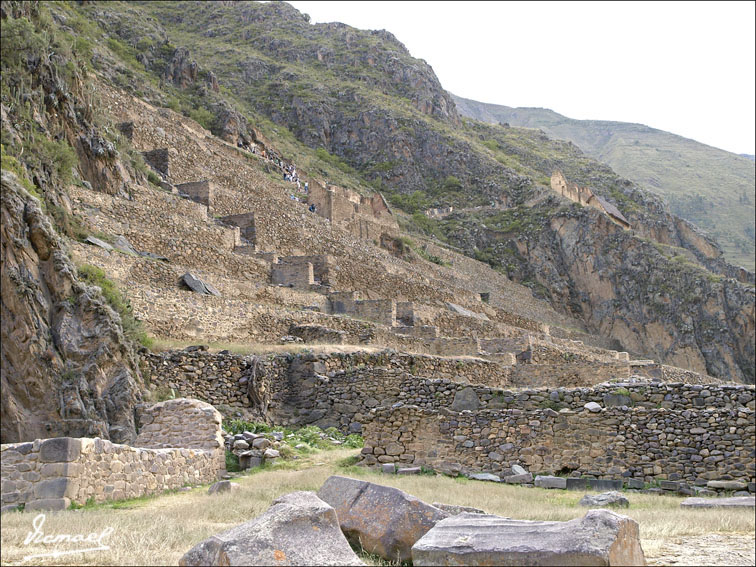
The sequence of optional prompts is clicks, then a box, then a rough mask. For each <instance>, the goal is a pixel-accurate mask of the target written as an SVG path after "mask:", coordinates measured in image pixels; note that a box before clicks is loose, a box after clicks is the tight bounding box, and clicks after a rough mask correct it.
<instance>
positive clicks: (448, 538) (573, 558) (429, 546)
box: [412, 510, 646, 565]
mask: <svg viewBox="0 0 756 567" xmlns="http://www.w3.org/2000/svg"><path fill="white" fill-rule="evenodd" d="M412 562H413V564H414V565H645V564H646V561H645V558H644V555H643V550H642V549H641V546H640V539H639V533H638V524H637V523H636V522H635V521H634V520H632V519H630V518H628V517H626V516H621V515H619V514H615V513H614V512H610V511H608V510H589V511H588V513H586V515H585V516H584V517H583V518H579V519H575V520H570V521H568V522H533V521H524V520H510V519H505V518H500V517H498V516H492V515H488V514H459V515H457V516H452V517H451V518H447V519H446V520H442V521H440V522H438V523H437V524H436V525H435V527H434V528H433V529H431V530H429V531H428V533H426V534H425V535H424V536H423V537H422V538H421V539H420V540H419V541H418V542H417V543H416V544H415V545H414V546H413V547H412Z"/></svg>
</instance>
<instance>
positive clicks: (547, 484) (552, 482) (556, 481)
mask: <svg viewBox="0 0 756 567" xmlns="http://www.w3.org/2000/svg"><path fill="white" fill-rule="evenodd" d="M534 484H535V485H536V486H537V487H538V488H560V489H562V490H565V489H566V488H567V479H566V478H562V477H559V476H541V475H538V476H537V477H535V481H534Z"/></svg>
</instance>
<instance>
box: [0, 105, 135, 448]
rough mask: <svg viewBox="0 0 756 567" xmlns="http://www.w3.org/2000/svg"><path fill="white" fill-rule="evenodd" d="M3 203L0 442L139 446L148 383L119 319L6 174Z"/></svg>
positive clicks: (29, 199) (50, 191)
mask: <svg viewBox="0 0 756 567" xmlns="http://www.w3.org/2000/svg"><path fill="white" fill-rule="evenodd" d="M3 123H6V121H5V120H3ZM81 163H83V162H80V164H81ZM92 163H94V161H93V162H92ZM105 169H106V167H105V165H104V164H100V171H102V170H105ZM84 178H85V179H86V175H84ZM90 180H91V179H90ZM58 189H59V188H58V187H53V185H52V184H48V183H47V182H45V188H44V189H43V190H42V192H43V193H45V194H46V196H48V197H49V198H50V199H52V202H54V203H56V204H58V205H60V204H62V201H59V200H58V198H59V197H60V196H59V195H58V196H56V195H54V194H53V193H56V194H57V192H58ZM99 189H102V190H103V191H102V192H105V191H104V189H105V188H104V187H102V186H100V188H99ZM99 189H98V190H99ZM2 195H3V199H2V206H1V207H0V215H1V217H2V219H1V222H0V241H2V250H3V260H2V263H3V264H2V274H0V290H1V291H0V296H1V303H2V313H3V317H2V322H1V324H0V348H1V349H2V356H0V389H2V392H3V403H2V407H1V408H0V416H1V419H0V439H2V441H3V443H13V442H18V441H25V440H29V439H41V438H49V437H63V436H70V437H101V438H105V439H110V440H112V441H115V442H131V441H133V439H134V436H135V431H134V405H135V404H136V403H138V401H139V398H140V397H141V392H140V388H141V383H142V381H141V375H140V371H139V366H138V363H137V360H136V356H135V353H134V350H133V348H132V347H131V346H130V345H129V344H128V342H127V341H126V340H125V338H124V335H123V330H122V325H121V321H120V319H119V318H118V317H117V315H116V314H115V313H114V312H113V311H112V310H110V309H107V308H104V305H105V304H106V302H105V300H104V298H103V296H102V293H101V291H100V289H99V288H98V287H96V286H92V285H87V284H86V282H84V281H83V280H81V279H79V276H78V275H77V274H78V271H77V268H76V266H75V265H74V263H73V261H72V260H71V259H70V257H69V250H68V246H67V244H66V243H65V242H64V241H63V240H62V239H61V238H60V237H59V236H58V234H57V233H56V231H55V229H54V228H53V224H52V223H51V218H50V217H49V216H48V214H47V213H46V211H45V210H43V209H42V206H41V205H40V203H39V201H38V200H37V199H35V198H34V197H33V196H31V195H30V194H29V193H28V192H27V191H26V189H25V188H24V187H23V186H22V185H21V184H20V183H19V182H18V180H17V178H16V177H15V175H13V173H11V172H10V171H7V170H3V174H2ZM91 252H92V251H90V253H91ZM95 253H96V252H95ZM66 376H68V377H72V378H68V377H66Z"/></svg>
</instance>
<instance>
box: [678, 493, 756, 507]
mask: <svg viewBox="0 0 756 567" xmlns="http://www.w3.org/2000/svg"><path fill="white" fill-rule="evenodd" d="M680 506H681V507H683V508H754V507H756V497H755V496H734V497H732V498H700V497H694V498H686V499H685V500H683V501H682V502H680Z"/></svg>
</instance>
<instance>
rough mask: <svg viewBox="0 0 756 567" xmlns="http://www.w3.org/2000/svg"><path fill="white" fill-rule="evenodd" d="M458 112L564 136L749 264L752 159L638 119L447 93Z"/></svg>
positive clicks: (751, 250) (737, 259) (732, 257)
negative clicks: (583, 115) (585, 115)
mask: <svg viewBox="0 0 756 567" xmlns="http://www.w3.org/2000/svg"><path fill="white" fill-rule="evenodd" d="M453 98H454V101H455V102H456V104H457V108H458V110H459V112H460V114H462V115H463V116H468V117H470V118H474V119H476V120H482V121H484V122H490V123H494V124H496V123H499V122H502V123H508V124H510V125H512V126H519V127H523V128H539V129H541V130H543V131H544V132H546V133H547V134H548V135H549V136H551V137H553V138H558V139H561V140H568V141H570V142H572V143H574V144H576V145H577V146H579V147H580V148H582V149H583V150H584V151H585V152H587V153H588V154H589V155H591V156H593V157H594V158H596V159H598V160H600V161H602V162H604V163H606V164H608V165H609V166H611V167H612V169H613V170H614V171H616V172H617V173H619V174H620V175H622V176H624V177H627V178H628V179H631V180H632V181H634V182H636V183H638V184H639V185H641V186H642V187H645V188H646V189H648V190H649V191H653V192H654V193H657V194H658V195H661V196H662V197H664V199H665V200H666V201H667V202H668V203H669V205H670V208H671V210H672V212H673V213H675V214H676V215H679V216H681V217H683V218H685V219H688V220H689V221H691V222H693V223H695V224H696V225H698V226H699V227H701V228H702V229H704V230H706V231H707V232H708V233H709V234H711V235H712V236H713V237H714V238H715V239H716V240H717V242H719V243H720V245H721V246H722V248H723V250H724V253H725V257H726V258H727V259H728V261H730V262H732V263H734V264H738V265H742V266H745V267H746V268H748V269H749V270H753V269H754V262H755V260H754V201H755V200H756V194H755V192H756V184H755V183H754V179H755V178H754V165H753V161H752V160H749V159H748V157H747V156H740V155H736V154H732V153H730V152H726V151H724V150H720V149H717V148H713V147H711V146H707V145H705V144H701V143H699V142H696V141H694V140H690V139H687V138H683V137H682V136H677V135H675V134H670V133H669V132H664V131H662V130H656V129H654V128H649V127H648V126H643V125H641V124H631V123H626V122H612V121H606V120H573V119H571V118H567V117H565V116H562V115H561V114H557V113H556V112H553V111H551V110H547V109H544V108H511V107H508V106H501V105H496V104H486V103H481V102H477V101H474V100H469V99H465V98H461V97H457V96H453Z"/></svg>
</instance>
